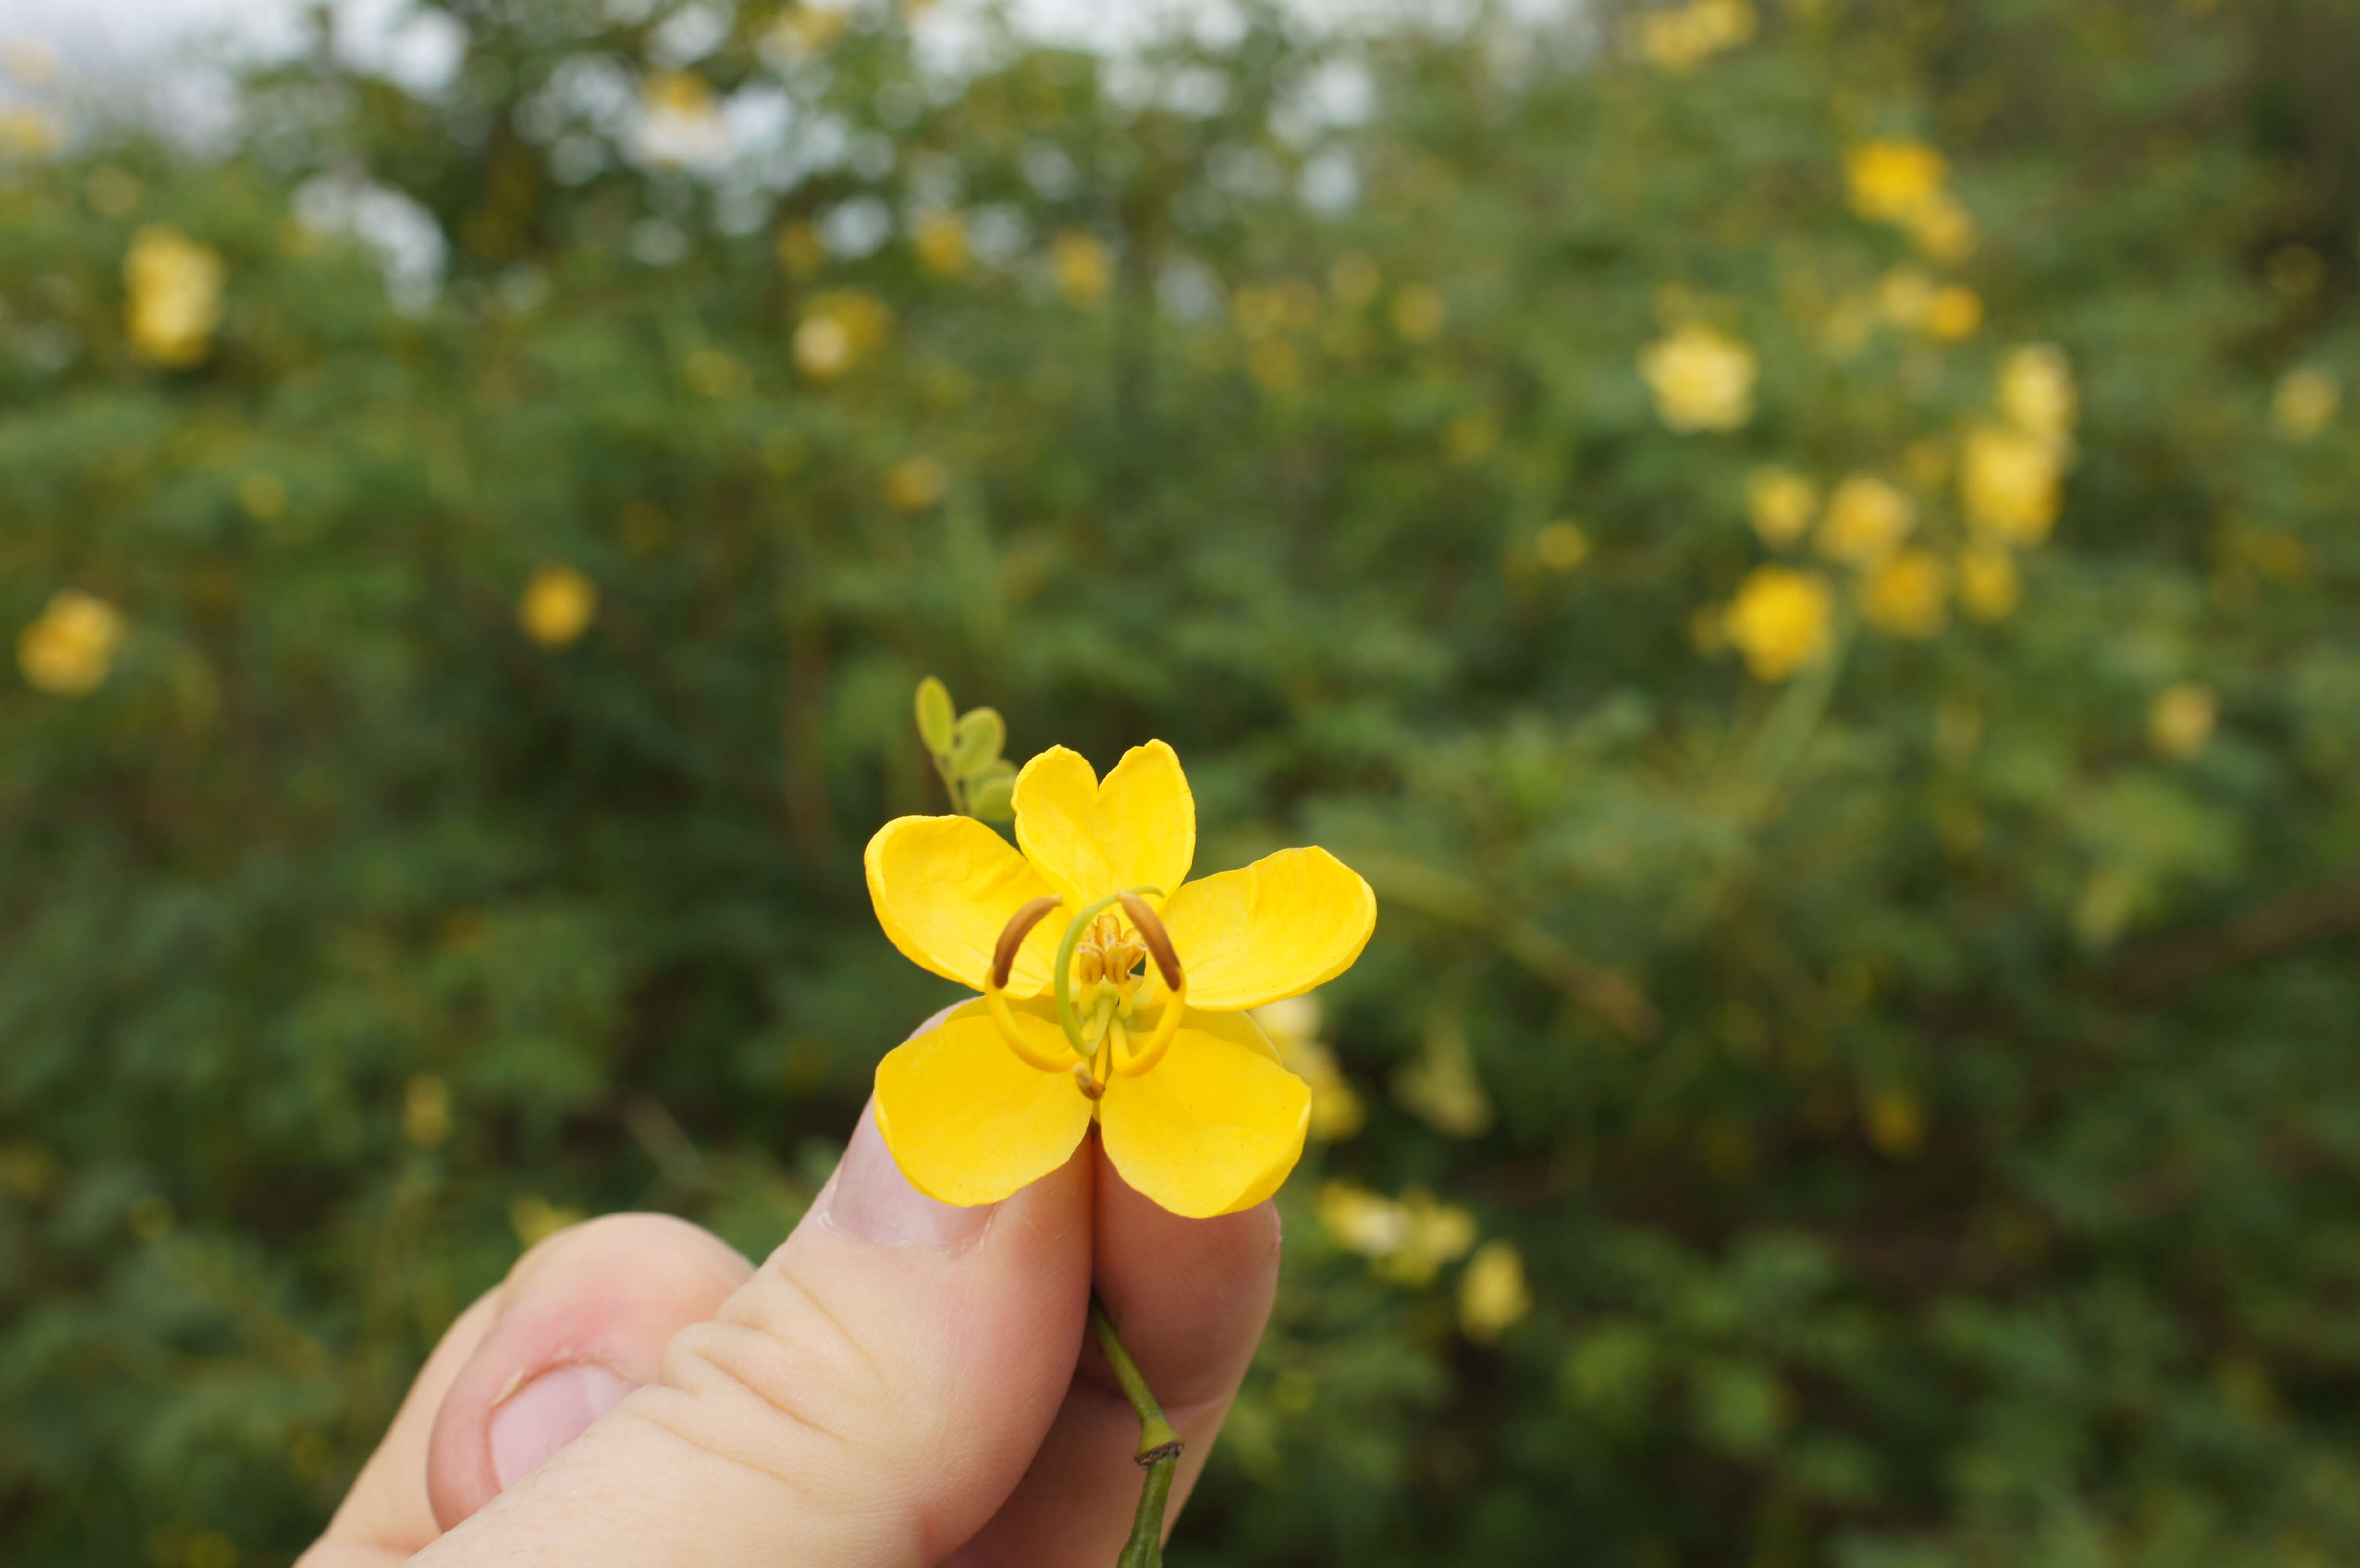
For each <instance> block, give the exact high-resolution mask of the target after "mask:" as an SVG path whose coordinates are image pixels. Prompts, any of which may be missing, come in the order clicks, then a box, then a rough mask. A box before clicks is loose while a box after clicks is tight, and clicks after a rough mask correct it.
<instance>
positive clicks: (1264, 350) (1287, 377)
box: [1246, 338, 1303, 393]
mask: <svg viewBox="0 0 2360 1568" xmlns="http://www.w3.org/2000/svg"><path fill="white" fill-rule="evenodd" d="M1246 374H1247V375H1249V376H1252V377H1253V378H1254V383H1255V385H1257V386H1259V387H1262V390H1263V391H1265V392H1280V393H1284V392H1292V391H1294V390H1295V388H1297V387H1301V386H1302V385H1303V356H1302V355H1301V354H1296V353H1295V345H1294V344H1293V343H1288V342H1287V341H1286V340H1285V339H1284V338H1264V339H1263V340H1262V342H1260V343H1256V344H1254V345H1253V347H1251V348H1250V349H1248V350H1247V351H1246Z"/></svg>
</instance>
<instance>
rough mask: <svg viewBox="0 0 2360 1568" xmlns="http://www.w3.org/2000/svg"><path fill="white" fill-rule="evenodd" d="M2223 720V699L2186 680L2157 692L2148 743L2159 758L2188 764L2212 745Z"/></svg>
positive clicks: (2151, 708)
mask: <svg viewBox="0 0 2360 1568" xmlns="http://www.w3.org/2000/svg"><path fill="white" fill-rule="evenodd" d="M2220 719H2221V700H2220V699H2219V698H2218V697H2217V696H2215V695H2214V694H2213V691H2212V687H2210V686H2205V685H2201V684H2199V683H2198V682H2196V681H2180V682H2178V683H2177V684H2175V685H2170V686H2167V687H2165V688H2164V689H2163V690H2162V691H2158V693H2156V698H2155V702H2153V704H2152V705H2150V706H2149V707H2148V709H2147V744H2148V745H2149V746H2153V747H2154V748H2155V751H2156V754H2157V755H2158V756H2159V757H2169V758H2170V759H2171V760H2173V761H2185V760H2186V759H2188V758H2189V757H2194V756H2195V755H2196V754H2197V753H2198V752H2200V751H2202V750H2203V749H2204V748H2205V746H2207V745H2209V744H2211V742H2212V729H2213V726H2214V725H2215V724H2218V723H2220Z"/></svg>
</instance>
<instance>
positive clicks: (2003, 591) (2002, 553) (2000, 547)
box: [1959, 540, 2024, 621]
mask: <svg viewBox="0 0 2360 1568" xmlns="http://www.w3.org/2000/svg"><path fill="white" fill-rule="evenodd" d="M2023 597H2024V583H2023V580H2022V579H2021V578H2019V577H2018V576H2017V575H2016V557H2015V556H2013V555H2011V554H2009V553H2008V549H2007V546H2005V545H2004V544H1996V543H1993V542H1991V541H1988V540H1986V541H1983V542H1982V543H1978V544H1972V545H1969V546H1968V547H1967V548H1966V549H1965V550H1961V551H1960V552H1959V603H1960V604H1961V606H1962V607H1964V609H1965V610H1966V612H1967V614H1969V615H1972V616H1974V618H1975V619H1977V620H1979V621H1996V620H2000V619H2002V618H2003V617H2005V615H2008V614H2009V613H2010V612H2011V611H2013V610H2014V609H2015V608H2016V602H2017V601H2018V600H2020V599H2021V598H2023Z"/></svg>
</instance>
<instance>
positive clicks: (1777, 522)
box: [1745, 467, 1819, 550]
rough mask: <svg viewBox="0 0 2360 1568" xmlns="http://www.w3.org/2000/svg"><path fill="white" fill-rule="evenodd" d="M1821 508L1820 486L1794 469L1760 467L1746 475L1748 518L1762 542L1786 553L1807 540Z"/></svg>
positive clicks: (1746, 508) (1746, 512)
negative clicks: (1813, 519)
mask: <svg viewBox="0 0 2360 1568" xmlns="http://www.w3.org/2000/svg"><path fill="white" fill-rule="evenodd" d="M1818 511H1819V486H1818V485H1814V484H1812V483H1811V482H1810V481H1809V480H1808V479H1806V478H1805V477H1803V475H1801V474H1797V473H1796V472H1795V471H1794V470H1793V469H1791V468H1775V467H1765V468H1757V469H1755V470H1754V472H1753V473H1751V474H1747V475H1746V476H1745V516H1746V519H1747V520H1748V521H1749V522H1751V523H1752V524H1753V525H1754V532H1755V533H1756V534H1757V535H1759V536H1761V539H1762V542H1763V543H1764V544H1766V545H1768V546H1769V547H1770V548H1771V549H1773V550H1784V549H1786V547H1787V546H1788V545H1790V544H1793V543H1794V542H1795V541H1796V540H1797V539H1801V538H1802V537H1803V535H1804V533H1805V532H1807V531H1808V529H1809V528H1810V526H1811V518H1812V517H1813V516H1814V515H1815V514H1817V513H1818Z"/></svg>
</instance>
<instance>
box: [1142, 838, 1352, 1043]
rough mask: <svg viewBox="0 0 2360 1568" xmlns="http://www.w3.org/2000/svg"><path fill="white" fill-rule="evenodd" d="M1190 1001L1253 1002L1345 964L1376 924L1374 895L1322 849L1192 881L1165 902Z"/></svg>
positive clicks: (1291, 992) (1328, 975)
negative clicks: (1184, 972) (1186, 978)
mask: <svg viewBox="0 0 2360 1568" xmlns="http://www.w3.org/2000/svg"><path fill="white" fill-rule="evenodd" d="M1163 915H1164V929H1165V930H1167V931H1170V932H1171V933H1172V945H1173V947H1174V948H1175V949H1176V950H1177V951H1178V953H1179V954H1180V964H1181V967H1182V968H1184V969H1185V970H1186V971H1187V977H1188V1003H1189V1005H1190V1006H1191V1007H1207V1008H1218V1009H1219V1010H1222V1011H1228V1010H1229V1009H1231V1008H1235V1007H1261V1006H1262V1005H1263V1004H1264V1003H1267V1002H1275V1001H1277V1000H1279V999H1280V998H1281V997H1284V996H1301V995H1302V994H1303V993H1304V992H1306V991H1308V990H1310V989H1311V987H1313V986H1314V985H1325V984H1326V983H1327V982H1328V981H1330V980H1333V979H1334V978H1335V977H1336V976H1337V975H1341V974H1342V973H1344V971H1345V970H1347V969H1349V968H1350V967H1351V966H1352V961H1353V960H1354V959H1356V958H1358V957H1360V949H1361V948H1363V947H1365V946H1367V945H1368V942H1369V933H1370V932H1371V931H1374V930H1376V928H1377V896H1376V895H1375V894H1374V893H1372V892H1371V891H1370V890H1369V885H1368V884H1367V883H1366V882H1363V881H1362V880H1360V877H1359V875H1358V874H1357V873H1355V872H1354V871H1353V870H1352V869H1351V867H1349V866H1346V865H1345V864H1344V863H1343V862H1342V861H1340V860H1338V859H1337V858H1336V857H1335V856H1334V855H1330V854H1328V853H1327V851H1326V850H1324V849H1282V850H1280V851H1279V852H1278V853H1277V854H1276V855H1265V856H1263V857H1262V859H1260V860H1257V861H1255V862H1254V863H1253V864H1252V865H1251V866H1247V867H1246V868H1245V869H1244V870H1242V871H1224V872H1222V873H1221V874H1220V875H1219V876H1218V877H1206V878H1205V879H1204V880H1203V881H1201V882H1191V883H1189V884H1188V885H1187V886H1186V887H1183V888H1181V889H1180V891H1178V892H1177V893H1175V894H1174V895H1173V896H1172V897H1171V898H1168V899H1166V900H1165V901H1164V909H1163Z"/></svg>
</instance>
